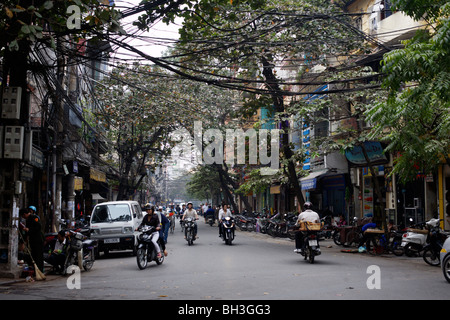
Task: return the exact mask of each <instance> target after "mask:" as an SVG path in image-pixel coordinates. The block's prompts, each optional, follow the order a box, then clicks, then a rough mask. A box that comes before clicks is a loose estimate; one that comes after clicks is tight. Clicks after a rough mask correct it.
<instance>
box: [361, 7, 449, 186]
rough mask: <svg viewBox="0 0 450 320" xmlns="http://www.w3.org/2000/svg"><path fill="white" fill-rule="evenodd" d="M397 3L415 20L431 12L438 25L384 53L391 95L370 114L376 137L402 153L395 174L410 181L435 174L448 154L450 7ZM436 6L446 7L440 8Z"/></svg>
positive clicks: (387, 81) (430, 15) (397, 161)
mask: <svg viewBox="0 0 450 320" xmlns="http://www.w3.org/2000/svg"><path fill="white" fill-rule="evenodd" d="M396 3H397V5H398V7H399V8H402V9H404V10H405V11H406V12H407V13H408V14H410V15H412V16H413V17H415V18H418V17H420V16H421V15H423V14H427V16H428V17H429V18H433V21H434V22H435V27H434V28H430V29H429V31H428V32H419V33H418V34H417V35H416V36H415V37H414V38H413V39H411V40H408V41H405V42H404V45H405V47H404V48H403V49H398V50H394V51H392V52H390V53H388V54H386V55H385V57H384V60H383V73H384V74H385V75H386V77H385V79H384V82H383V86H384V87H385V88H386V89H387V90H389V95H388V99H387V100H386V101H385V102H380V103H376V104H374V106H373V107H372V108H371V109H370V110H369V111H368V112H367V116H368V118H369V120H370V121H372V122H373V123H374V124H375V127H374V130H373V132H372V136H373V137H374V138H379V139H382V140H384V141H386V142H388V143H389V146H388V149H387V150H389V151H391V152H393V153H394V154H396V153H398V158H397V159H396V163H395V166H394V172H395V173H398V174H399V176H400V178H401V179H402V180H410V179H414V178H416V177H417V175H419V174H428V173H432V172H434V171H435V170H436V167H437V166H438V165H439V164H440V163H441V162H442V161H443V160H444V159H445V158H448V154H449V152H450V121H449V120H450V117H449V114H450V99H449V98H450V32H449V31H450V20H449V16H448V8H449V6H448V3H445V4H444V5H442V3H441V2H439V1H438V2H432V3H431V2H429V1H407V3H406V2H405V3H404V2H403V1H397V2H396ZM436 4H439V5H442V6H441V7H440V9H439V10H437V8H436V6H435V5H436Z"/></svg>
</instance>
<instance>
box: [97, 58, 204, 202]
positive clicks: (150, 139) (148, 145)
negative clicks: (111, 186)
mask: <svg viewBox="0 0 450 320" xmlns="http://www.w3.org/2000/svg"><path fill="white" fill-rule="evenodd" d="M95 94H96V96H97V98H98V99H99V100H100V101H101V103H102V104H103V106H102V108H101V109H99V110H98V112H96V114H95V117H94V119H95V121H97V125H101V126H102V127H103V128H104V129H105V130H106V129H107V131H106V134H107V136H108V138H109V139H110V141H112V149H111V150H110V152H109V155H108V156H107V157H108V158H109V163H110V165H111V166H112V167H115V168H116V170H117V171H116V172H117V174H116V176H117V179H118V181H119V193H118V196H117V198H118V199H126V198H127V197H128V196H130V195H131V194H133V192H134V190H136V189H137V188H138V187H139V185H140V183H141V182H142V179H143V177H145V176H146V174H147V171H146V170H145V169H146V168H151V169H152V170H154V169H155V168H156V166H158V165H159V164H160V163H161V162H162V161H163V160H164V159H166V158H167V157H168V156H169V155H170V149H171V147H172V146H173V145H174V142H173V141H172V140H171V139H170V133H171V132H172V131H173V130H175V128H177V127H178V126H179V124H180V123H184V122H185V121H189V120H190V119H191V118H192V117H193V112H195V111H197V115H196V116H201V112H198V109H197V108H196V105H197V103H198V100H197V99H196V98H195V97H194V96H193V91H192V86H191V85H190V83H188V82H187V81H183V80H180V79H178V78H173V77H172V76H171V75H170V74H169V73H167V72H164V70H160V69H159V68H157V67H155V66H148V65H140V64H137V63H135V64H133V65H120V66H117V67H116V68H115V69H113V70H112V71H111V73H110V74H109V75H108V76H107V77H105V79H104V80H103V81H101V82H100V85H98V86H97V90H96V93H95Z"/></svg>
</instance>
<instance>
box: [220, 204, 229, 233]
mask: <svg viewBox="0 0 450 320" xmlns="http://www.w3.org/2000/svg"><path fill="white" fill-rule="evenodd" d="M225 217H232V214H231V211H230V209H229V208H228V205H227V204H226V203H224V204H222V209H220V210H219V217H218V221H219V237H221V236H222V233H223V225H222V223H221V222H222V220H223V219H225Z"/></svg>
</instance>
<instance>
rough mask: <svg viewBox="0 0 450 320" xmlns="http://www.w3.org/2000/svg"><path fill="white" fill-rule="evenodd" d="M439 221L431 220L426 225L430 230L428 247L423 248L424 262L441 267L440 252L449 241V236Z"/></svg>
mask: <svg viewBox="0 0 450 320" xmlns="http://www.w3.org/2000/svg"><path fill="white" fill-rule="evenodd" d="M440 221H441V220H439V219H431V220H430V221H428V222H427V223H426V225H427V228H428V229H429V233H428V237H427V243H428V244H427V245H426V246H425V247H424V248H423V254H422V257H423V260H424V261H425V262H426V263H428V264H429V265H431V266H436V267H437V266H439V265H440V264H441V260H440V252H441V250H442V247H443V245H444V242H445V240H447V238H448V235H447V234H446V233H444V232H443V231H442V230H441V228H440V227H439V222H440Z"/></svg>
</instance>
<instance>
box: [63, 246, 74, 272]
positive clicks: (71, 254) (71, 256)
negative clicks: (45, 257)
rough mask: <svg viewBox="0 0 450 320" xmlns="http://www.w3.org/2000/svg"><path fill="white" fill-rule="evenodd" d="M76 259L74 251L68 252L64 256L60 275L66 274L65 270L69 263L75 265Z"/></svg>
mask: <svg viewBox="0 0 450 320" xmlns="http://www.w3.org/2000/svg"><path fill="white" fill-rule="evenodd" d="M75 261H76V252H69V254H68V255H67V257H66V262H65V263H64V267H63V268H64V269H63V270H62V272H61V273H62V275H63V276H65V275H67V270H68V269H69V267H70V266H71V265H75Z"/></svg>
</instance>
